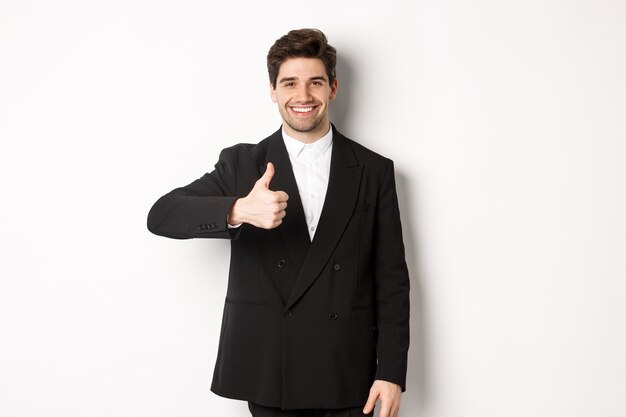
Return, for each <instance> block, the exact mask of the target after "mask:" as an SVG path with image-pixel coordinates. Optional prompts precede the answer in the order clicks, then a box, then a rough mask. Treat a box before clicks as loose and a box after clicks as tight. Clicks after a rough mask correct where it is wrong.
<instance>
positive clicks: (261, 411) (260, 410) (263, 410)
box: [248, 402, 374, 417]
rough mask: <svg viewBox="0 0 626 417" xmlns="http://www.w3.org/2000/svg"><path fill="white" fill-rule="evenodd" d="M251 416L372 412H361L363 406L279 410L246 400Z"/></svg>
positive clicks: (337, 416) (340, 416) (352, 416)
mask: <svg viewBox="0 0 626 417" xmlns="http://www.w3.org/2000/svg"><path fill="white" fill-rule="evenodd" d="M248 408H249V409H250V413H252V417H366V416H367V417H372V416H373V415H374V412H373V411H372V412H371V413H369V414H363V407H356V408H344V409H341V410H326V409H320V410H286V411H284V410H281V409H280V408H273V407H265V406H263V405H259V404H255V403H251V402H248Z"/></svg>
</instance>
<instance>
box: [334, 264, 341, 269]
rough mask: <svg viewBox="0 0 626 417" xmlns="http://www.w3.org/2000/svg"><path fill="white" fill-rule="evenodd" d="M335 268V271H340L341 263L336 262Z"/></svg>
mask: <svg viewBox="0 0 626 417" xmlns="http://www.w3.org/2000/svg"><path fill="white" fill-rule="evenodd" d="M333 269H334V270H335V271H340V270H341V265H340V264H335V265H333Z"/></svg>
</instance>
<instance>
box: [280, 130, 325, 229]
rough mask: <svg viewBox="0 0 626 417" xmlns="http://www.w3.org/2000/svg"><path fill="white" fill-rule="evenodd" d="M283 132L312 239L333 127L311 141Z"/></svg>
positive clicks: (319, 205)
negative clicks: (303, 140) (307, 141)
mask: <svg viewBox="0 0 626 417" xmlns="http://www.w3.org/2000/svg"><path fill="white" fill-rule="evenodd" d="M282 133H283V141H284V142H285V147H286V148H287V153H288V154H289V160H290V161H291V167H292V169H293V175H294V177H295V178H296V184H297V185H298V192H299V193H300V200H301V201H302V208H303V209H304V217H305V219H306V225H307V229H308V231H309V237H310V238H311V241H313V236H314V235H315V231H316V230H317V224H318V223H319V220H320V215H321V214H322V208H323V207H324V200H325V199H326V190H327V189H328V177H329V176H330V157H331V155H332V150H333V130H332V129H329V130H328V133H327V134H326V135H325V136H323V137H322V138H320V139H318V140H316V141H315V142H313V143H303V142H300V141H299V140H297V139H294V138H292V137H291V136H289V135H288V134H287V133H285V129H283V132H282ZM287 216H289V202H287Z"/></svg>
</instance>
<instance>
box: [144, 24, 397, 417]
mask: <svg viewBox="0 0 626 417" xmlns="http://www.w3.org/2000/svg"><path fill="white" fill-rule="evenodd" d="M335 62H336V53H335V49H334V48H333V47H332V46H330V45H329V44H328V43H327V40H326V37H325V36H324V34H323V33H322V32H320V31H318V30H313V29H302V30H293V31H291V32H289V33H288V34H287V35H285V36H283V37H282V38H280V39H278V40H277V41H276V43H275V44H274V45H273V46H272V48H271V49H270V51H269V54H268V57H267V64H268V71H269V78H270V93H271V96H272V101H273V102H275V103H277V104H278V110H279V112H280V115H281V117H282V119H283V122H284V123H283V125H282V128H281V129H279V130H278V131H277V132H275V133H274V134H272V135H271V136H269V137H268V138H266V139H264V140H262V141H261V142H259V143H258V144H255V145H252V144H238V145H235V146H232V147H230V148H226V149H224V150H223V151H222V152H221V154H220V157H219V161H218V162H217V164H216V165H215V170H214V171H213V172H211V173H209V174H205V175H204V176H203V177H202V178H200V179H198V180H196V181H194V182H192V183H191V184H189V185H187V186H185V187H182V188H177V189H175V190H173V191H171V192H170V193H168V194H166V195H164V196H163V197H161V198H160V199H159V200H158V201H157V202H156V203H155V204H154V206H153V207H152V209H151V210H150V214H149V215H148V229H149V230H150V231H151V232H153V233H155V234H158V235H162V236H167V237H171V238H179V239H186V238H227V239H231V251H232V255H231V263H230V273H229V280H228V289H227V294H226V300H225V306H224V315H223V321H222V330H221V335H220V344H219V351H218V357H217V361H216V365H215V371H214V375H213V384H212V387H211V389H212V391H214V392H215V393H217V394H218V395H221V396H224V397H228V398H235V399H241V400H246V401H248V404H249V408H250V411H251V413H252V415H253V416H254V417H269V416H283V417H287V416H289V417H292V416H293V417H296V416H298V417H299V416H326V417H329V416H332V417H349V416H357V415H358V416H362V415H364V414H365V415H373V409H374V405H375V403H376V401H377V400H378V401H380V404H381V412H380V416H381V417H395V416H396V415H397V413H398V410H399V406H400V397H401V392H402V391H404V389H405V380H406V366H407V352H408V346H409V278H408V271H407V267H406V262H405V260H404V246H403V242H402V230H401V225H400V216H399V211H398V203H397V197H396V191H395V182H394V171H393V163H392V162H391V161H390V160H389V159H386V158H384V157H382V156H380V155H378V154H376V153H374V152H372V151H370V150H368V149H366V148H364V147H363V146H361V145H358V144H357V143H356V142H353V141H351V140H350V139H347V138H346V137H344V136H343V135H342V134H341V133H339V132H338V131H337V130H336V128H335V127H334V126H332V125H331V124H330V122H329V117H328V107H329V105H330V102H331V101H333V99H334V98H335V96H336V94H337V87H338V82H337V79H336V77H335Z"/></svg>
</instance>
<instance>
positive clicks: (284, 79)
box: [278, 77, 298, 83]
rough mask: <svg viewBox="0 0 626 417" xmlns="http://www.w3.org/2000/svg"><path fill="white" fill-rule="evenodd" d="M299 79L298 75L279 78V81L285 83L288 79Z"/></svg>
mask: <svg viewBox="0 0 626 417" xmlns="http://www.w3.org/2000/svg"><path fill="white" fill-rule="evenodd" d="M297 79H298V77H283V78H281V79H280V80H278V82H279V83H284V82H287V81H295V80H297Z"/></svg>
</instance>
